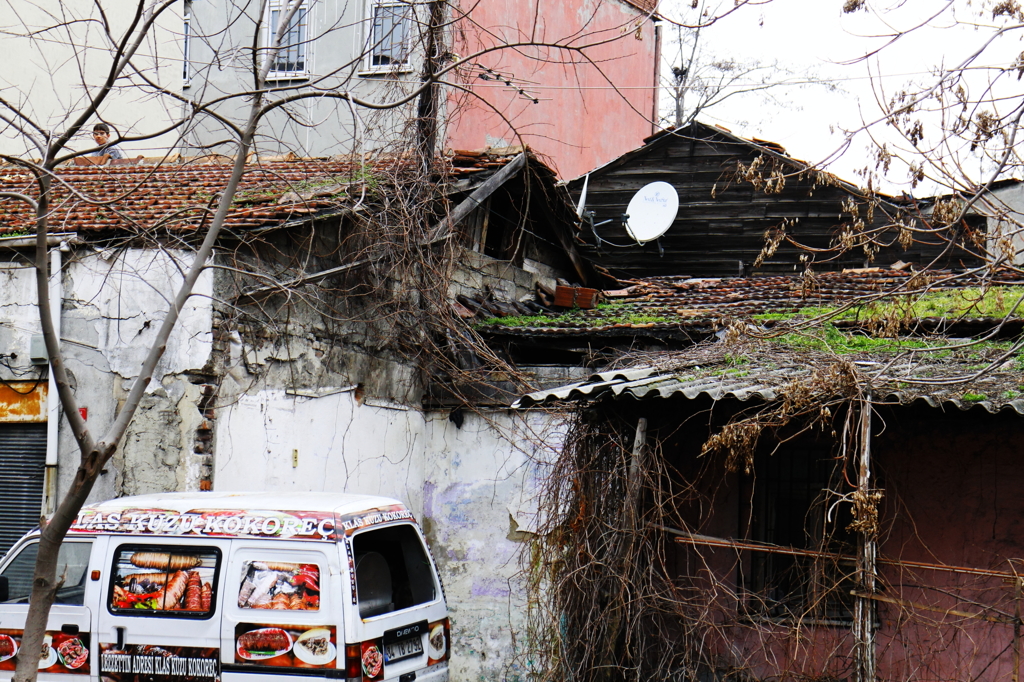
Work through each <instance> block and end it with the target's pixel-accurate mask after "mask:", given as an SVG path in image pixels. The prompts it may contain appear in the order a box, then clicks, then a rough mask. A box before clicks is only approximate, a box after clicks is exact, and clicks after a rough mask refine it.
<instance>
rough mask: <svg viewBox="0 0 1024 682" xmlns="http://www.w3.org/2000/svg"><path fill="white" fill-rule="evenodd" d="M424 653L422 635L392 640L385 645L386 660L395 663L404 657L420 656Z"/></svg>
mask: <svg viewBox="0 0 1024 682" xmlns="http://www.w3.org/2000/svg"><path fill="white" fill-rule="evenodd" d="M422 653H423V640H422V638H420V637H410V638H409V639H401V640H399V641H397V642H391V643H389V644H385V645H384V662H385V663H393V662H394V661H400V660H402V659H403V658H411V657H413V656H419V655H420V654H422Z"/></svg>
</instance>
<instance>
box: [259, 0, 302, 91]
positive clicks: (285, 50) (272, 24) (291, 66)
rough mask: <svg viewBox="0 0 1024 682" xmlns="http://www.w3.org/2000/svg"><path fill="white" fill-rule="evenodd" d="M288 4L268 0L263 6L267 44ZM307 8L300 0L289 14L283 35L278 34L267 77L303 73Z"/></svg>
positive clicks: (275, 31) (281, 1)
mask: <svg viewBox="0 0 1024 682" xmlns="http://www.w3.org/2000/svg"><path fill="white" fill-rule="evenodd" d="M290 6H291V3H290V2H288V0H271V2H270V3H269V5H268V7H267V14H268V16H267V45H268V46H269V45H272V44H273V42H274V38H275V37H276V36H277V31H278V28H279V27H280V25H281V22H282V21H283V20H284V19H285V17H286V16H287V13H288V11H289V9H291V7H290ZM308 21H309V8H308V3H307V2H303V3H302V4H301V5H299V8H298V9H297V10H296V11H295V13H294V14H292V16H291V20H290V21H289V22H288V24H287V28H286V29H285V31H284V34H283V35H282V36H281V49H280V50H278V52H277V56H276V57H275V58H274V63H273V65H271V67H270V77H271V78H272V79H274V78H283V77H296V76H305V75H306V73H307V63H306V62H307V58H308V52H309V27H308Z"/></svg>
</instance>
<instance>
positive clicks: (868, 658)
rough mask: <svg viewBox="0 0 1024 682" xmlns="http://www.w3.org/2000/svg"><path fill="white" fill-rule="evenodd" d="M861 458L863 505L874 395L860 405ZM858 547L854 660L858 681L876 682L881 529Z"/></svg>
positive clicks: (870, 531)
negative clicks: (874, 597) (876, 599)
mask: <svg viewBox="0 0 1024 682" xmlns="http://www.w3.org/2000/svg"><path fill="white" fill-rule="evenodd" d="M860 416H861V424H860V457H859V461H858V471H857V493H858V495H859V496H860V498H861V499H860V503H861V504H864V505H867V504H871V502H870V499H871V497H870V496H871V493H872V490H871V396H870V394H869V395H866V396H865V397H864V402H863V404H862V406H861V415H860ZM859 535H860V538H859V543H858V547H857V582H858V583H859V587H860V590H859V592H860V594H861V595H864V596H857V597H855V601H854V604H853V640H854V660H855V661H856V675H855V680H856V682H875V679H876V676H875V619H874V608H873V605H872V601H873V600H872V599H871V598H870V597H869V596H868V595H873V594H874V593H875V569H876V560H877V556H878V529H877V528H875V527H874V524H871V526H870V527H865V528H861V531H860V533H859Z"/></svg>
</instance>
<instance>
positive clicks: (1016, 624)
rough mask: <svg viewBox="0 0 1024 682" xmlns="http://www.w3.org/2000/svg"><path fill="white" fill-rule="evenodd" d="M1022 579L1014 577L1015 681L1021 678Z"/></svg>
mask: <svg viewBox="0 0 1024 682" xmlns="http://www.w3.org/2000/svg"><path fill="white" fill-rule="evenodd" d="M1021 580H1024V578H1014V579H1013V682H1018V680H1020V592H1021Z"/></svg>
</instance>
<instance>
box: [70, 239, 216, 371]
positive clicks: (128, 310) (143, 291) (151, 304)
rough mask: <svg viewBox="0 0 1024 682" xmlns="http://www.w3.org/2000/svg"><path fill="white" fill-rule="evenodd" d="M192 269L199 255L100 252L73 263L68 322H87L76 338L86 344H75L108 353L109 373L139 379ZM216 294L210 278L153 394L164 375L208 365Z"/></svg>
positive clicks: (187, 310) (174, 340) (184, 313)
mask: <svg viewBox="0 0 1024 682" xmlns="http://www.w3.org/2000/svg"><path fill="white" fill-rule="evenodd" d="M192 262H193V254H192V253H191V252H186V251H173V250H168V249H160V250H158V249H126V250H116V251H115V250H108V251H97V252H93V253H92V254H89V255H87V256H85V257H82V258H80V259H77V260H76V261H74V262H73V263H71V264H70V265H69V267H68V274H67V276H66V277H65V280H64V281H65V291H64V298H65V301H66V302H65V317H66V318H72V319H74V320H75V321H78V322H84V324H79V325H76V330H77V331H78V332H79V333H80V334H82V335H84V336H85V337H86V338H79V339H74V341H78V342H79V344H78V345H79V347H81V346H82V344H84V345H85V346H93V347H94V348H96V349H102V350H100V351H99V352H100V353H101V354H102V356H103V360H104V363H105V364H106V366H107V368H108V370H109V371H110V372H113V373H115V374H117V375H118V376H120V377H122V378H124V379H132V378H134V377H136V376H138V374H139V370H140V369H141V367H142V361H143V359H144V358H145V356H146V353H147V352H148V351H149V348H150V346H152V345H153V342H154V340H155V339H156V334H157V330H158V329H159V328H160V323H161V322H162V321H163V319H164V317H165V316H166V315H167V311H168V310H169V309H170V305H171V301H172V299H173V297H174V295H175V293H176V292H177V290H178V288H179V287H180V286H181V283H182V281H183V279H184V274H183V273H184V272H186V271H187V269H188V268H189V267H190V266H191V265H192ZM212 294H213V277H212V274H211V272H210V271H209V270H207V271H206V272H204V273H203V274H202V275H201V276H200V277H199V280H198V281H197V282H196V286H195V288H194V289H193V292H192V296H191V297H190V298H189V299H188V301H187V302H186V304H185V307H184V308H183V309H182V310H181V312H180V315H179V319H178V323H177V325H176V327H175V329H174V331H173V333H172V334H171V336H170V338H169V339H168V341H167V350H166V351H165V352H164V354H163V357H162V358H161V359H160V362H159V364H158V365H157V369H156V373H155V376H154V378H153V381H152V382H151V384H150V385H149V387H148V390H149V391H153V390H156V389H157V388H158V387H159V386H160V385H161V380H162V378H163V377H164V376H165V375H167V374H177V373H181V372H186V371H190V370H200V369H202V368H203V366H204V365H205V364H206V363H207V361H208V360H209V358H210V352H211V350H212V348H213V330H212V325H213V306H212ZM69 321H70V320H69ZM69 333H70V332H69ZM65 336H68V334H65Z"/></svg>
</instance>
